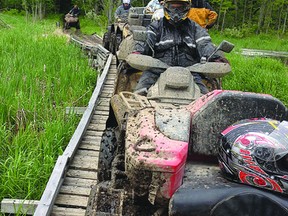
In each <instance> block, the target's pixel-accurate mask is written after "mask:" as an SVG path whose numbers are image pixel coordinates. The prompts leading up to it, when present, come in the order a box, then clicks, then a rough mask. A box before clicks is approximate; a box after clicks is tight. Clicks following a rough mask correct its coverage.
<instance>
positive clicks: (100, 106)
mask: <svg viewBox="0 0 288 216" xmlns="http://www.w3.org/2000/svg"><path fill="white" fill-rule="evenodd" d="M97 110H101V111H109V106H103V105H102V104H101V105H98V106H97Z"/></svg>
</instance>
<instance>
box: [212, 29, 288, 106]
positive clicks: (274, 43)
mask: <svg viewBox="0 0 288 216" xmlns="http://www.w3.org/2000/svg"><path fill="white" fill-rule="evenodd" d="M211 37H212V38H213V42H215V43H216V44H219V43H220V42H221V41H222V40H224V39H225V40H228V41H230V42H232V43H233V44H234V45H235V48H234V49H233V51H232V52H231V53H229V54H225V56H226V58H227V59H228V60H229V61H230V64H231V67H232V73H231V74H229V75H228V76H226V77H224V78H223V88H224V89H230V90H240V91H246V92H256V93H264V94H270V95H272V96H274V97H276V98H278V99H280V100H281V101H282V102H283V103H284V104H285V105H286V106H288V95H287V89H288V67H287V65H286V66H285V64H284V63H283V62H282V61H281V59H279V58H268V57H245V56H243V55H241V49H242V48H249V49H260V50H271V51H272V50H273V51H287V50H288V43H287V39H288V38H278V36H275V35H258V36H250V37H249V38H234V37H229V36H227V35H221V34H219V33H218V32H215V31H213V32H212V33H211ZM286 61H287V59H286Z"/></svg>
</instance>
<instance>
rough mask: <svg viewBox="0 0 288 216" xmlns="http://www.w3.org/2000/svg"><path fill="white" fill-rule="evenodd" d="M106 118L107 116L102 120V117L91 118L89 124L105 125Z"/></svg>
mask: <svg viewBox="0 0 288 216" xmlns="http://www.w3.org/2000/svg"><path fill="white" fill-rule="evenodd" d="M105 117H106V116H105ZM107 119H108V118H106V119H105V120H104V119H100V120H98V119H92V120H91V121H90V123H91V124H104V125H106V122H107ZM89 126H90V125H89Z"/></svg>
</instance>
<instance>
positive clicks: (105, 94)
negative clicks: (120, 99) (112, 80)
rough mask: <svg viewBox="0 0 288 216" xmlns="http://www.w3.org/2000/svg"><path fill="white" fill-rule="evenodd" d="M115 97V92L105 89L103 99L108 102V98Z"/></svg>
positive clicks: (102, 94) (102, 93)
mask: <svg viewBox="0 0 288 216" xmlns="http://www.w3.org/2000/svg"><path fill="white" fill-rule="evenodd" d="M112 96H113V90H107V89H103V91H102V92H101V98H103V99H105V100H107V98H111V97H112Z"/></svg>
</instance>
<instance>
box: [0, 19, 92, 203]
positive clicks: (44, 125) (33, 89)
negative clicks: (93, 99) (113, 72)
mask: <svg viewBox="0 0 288 216" xmlns="http://www.w3.org/2000/svg"><path fill="white" fill-rule="evenodd" d="M0 19H2V20H3V21H5V22H6V23H7V24H9V25H10V26H11V28H1V32H0V47H1V49H0V75H1V79H0V113H1V115H0V140H1V144H0V200H2V199H3V198H4V197H5V198H18V199H33V200H35V199H36V200H37V199H38V200H39V199H40V197H41V194H42V193H43V190H44V188H45V186H46V183H47V181H48V178H49V176H50V174H51V171H52V169H53V167H54V164H55V161H56V159H57V157H58V155H60V154H62V152H63V150H64V148H65V146H66V145H67V144H68V142H69V140H70V137H71V136H72V134H73V132H74V130H75V128H76V126H77V124H78V122H79V117H78V116H76V115H69V116H67V115H65V108H66V107H71V106H87V103H88V101H89V99H90V96H91V93H92V91H93V89H94V85H95V81H96V77H97V74H96V72H95V71H94V70H93V69H92V68H91V67H89V66H88V59H87V57H86V56H85V55H84V54H83V53H82V51H81V50H80V49H79V48H78V47H75V46H73V45H71V44H70V43H69V42H68V39H67V36H65V35H63V34H62V32H61V30H60V29H56V25H55V23H56V21H55V20H54V19H48V20H45V21H41V22H37V23H33V22H31V21H29V22H27V21H26V20H25V19H24V18H23V17H20V16H10V15H7V14H0Z"/></svg>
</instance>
